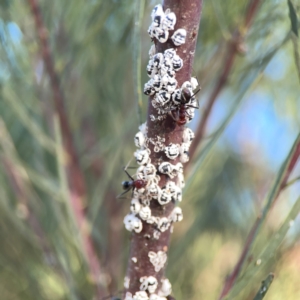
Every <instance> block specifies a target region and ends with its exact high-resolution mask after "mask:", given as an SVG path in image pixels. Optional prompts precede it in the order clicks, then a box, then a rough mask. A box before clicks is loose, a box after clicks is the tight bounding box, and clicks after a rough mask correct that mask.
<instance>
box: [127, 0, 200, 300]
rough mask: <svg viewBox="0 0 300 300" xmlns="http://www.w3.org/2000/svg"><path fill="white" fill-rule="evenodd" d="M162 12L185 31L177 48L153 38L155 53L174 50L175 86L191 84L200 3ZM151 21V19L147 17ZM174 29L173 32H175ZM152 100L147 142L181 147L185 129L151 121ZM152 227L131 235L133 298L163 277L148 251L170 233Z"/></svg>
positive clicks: (190, 0) (172, 3)
mask: <svg viewBox="0 0 300 300" xmlns="http://www.w3.org/2000/svg"><path fill="white" fill-rule="evenodd" d="M163 9H164V11H166V9H170V10H171V11H172V12H174V13H175V15H176V17H177V22H176V25H175V30H177V29H179V28H184V29H186V31H187V36H186V42H185V44H183V45H181V46H179V47H176V46H174V44H173V42H172V40H171V39H170V38H169V40H168V41H167V42H166V43H164V44H161V43H159V42H158V41H157V40H156V39H155V41H154V42H155V46H156V52H164V51H165V50H166V49H168V48H175V49H177V55H179V56H180V57H181V59H182V60H183V67H182V69H180V70H179V71H178V72H177V73H176V80H177V81H178V87H180V86H181V85H182V83H183V82H185V81H190V79H191V73H192V64H193V61H194V55H195V48H196V41H197V35H198V28H199V23H200V15H201V10H202V0H165V1H164V3H163ZM149 19H150V18H149ZM175 30H174V31H175ZM174 31H170V32H169V33H170V35H169V37H171V36H172V34H173V32H174ZM151 100H152V97H150V98H149V104H148V118H147V127H148V133H147V137H148V139H153V140H157V137H161V138H164V139H165V142H164V144H165V145H169V144H170V143H173V144H181V143H182V135H183V129H184V126H178V125H177V124H176V122H175V121H174V120H173V118H172V117H171V116H167V118H166V119H165V120H163V121H154V122H153V121H151V119H150V115H154V116H155V117H157V116H158V114H157V111H156V109H155V108H154V107H153V106H152V104H151ZM148 147H149V149H150V151H151V154H150V158H151V163H152V164H153V165H155V166H156V168H157V167H158V165H159V164H160V163H161V162H162V161H170V160H169V159H168V157H167V156H166V155H165V153H164V152H163V151H159V152H154V149H153V148H154V146H153V145H152V144H151V143H149V145H148ZM170 162H171V163H172V164H173V165H175V164H176V163H178V162H179V158H177V159H175V160H172V161H170ZM159 175H160V178H161V180H160V182H159V186H160V187H163V186H165V184H166V182H167V181H169V180H172V181H174V182H176V179H177V178H176V177H175V178H174V179H170V178H169V177H168V176H166V175H162V174H159ZM174 207H175V204H174V203H173V202H172V201H171V202H170V203H168V204H166V205H164V206H162V205H160V204H159V203H158V201H157V200H152V201H151V202H150V208H151V214H152V215H153V216H155V217H160V218H162V217H168V216H169V215H170V213H171V212H172V210H173V209H174ZM154 232H155V227H154V226H153V224H148V223H146V222H144V221H143V229H142V231H141V232H140V233H135V232H133V233H132V237H131V248H130V256H129V260H128V268H127V274H126V277H127V279H128V280H129V285H128V289H127V290H126V292H130V293H132V294H133V295H134V294H135V293H136V292H137V291H139V290H140V285H141V283H140V278H141V277H143V276H154V277H155V278H156V279H157V281H158V289H159V288H160V285H161V279H162V278H163V277H164V272H165V266H166V264H165V266H164V267H163V268H162V269H161V270H160V271H159V272H156V271H155V269H154V266H153V264H152V263H151V262H150V259H149V256H148V254H149V251H153V252H155V253H157V252H158V251H163V252H167V251H168V247H169V240H170V234H171V228H169V229H168V230H166V231H165V232H162V233H161V234H160V236H159V238H158V239H155V238H154V237H153V234H154Z"/></svg>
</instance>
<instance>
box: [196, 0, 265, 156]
mask: <svg viewBox="0 0 300 300" xmlns="http://www.w3.org/2000/svg"><path fill="white" fill-rule="evenodd" d="M261 2H262V0H250V1H249V3H248V8H247V10H246V13H245V17H244V24H243V27H242V29H241V30H236V31H235V32H234V34H233V35H232V38H231V39H230V40H229V41H228V43H227V54H226V56H225V58H224V62H225V63H224V67H223V70H222V71H221V75H220V77H219V79H218V81H217V83H216V86H215V88H214V90H213V91H212V93H211V95H210V96H209V98H208V101H207V104H206V107H205V108H204V112H203V115H202V116H201V120H200V123H199V125H198V127H197V130H196V133H195V139H194V141H193V144H192V145H191V148H190V161H192V158H193V156H194V154H195V152H196V150H197V149H198V148H199V145H200V144H201V142H202V140H203V136H204V133H205V128H206V124H207V121H208V118H209V116H210V114H211V111H212V108H213V105H214V103H215V101H216V99H217V98H218V96H219V95H220V93H221V92H222V90H223V89H224V87H225V86H226V83H227V81H228V78H229V76H230V73H231V71H232V68H233V65H234V61H235V58H236V56H237V55H238V54H239V53H240V52H241V49H242V45H243V42H244V36H245V34H246V33H247V31H248V30H249V28H250V26H251V24H252V21H253V19H254V17H255V15H256V13H257V11H258V8H259V5H260V4H261Z"/></svg>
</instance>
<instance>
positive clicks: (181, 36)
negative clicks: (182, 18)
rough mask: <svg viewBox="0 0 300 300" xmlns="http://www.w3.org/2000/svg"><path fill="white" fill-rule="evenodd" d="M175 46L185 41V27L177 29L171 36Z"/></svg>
mask: <svg viewBox="0 0 300 300" xmlns="http://www.w3.org/2000/svg"><path fill="white" fill-rule="evenodd" d="M171 39H172V41H173V43H174V45H175V46H180V45H182V44H184V43H185V39H186V30H185V29H183V28H180V29H177V30H176V31H175V32H174V34H173V35H172V37H171Z"/></svg>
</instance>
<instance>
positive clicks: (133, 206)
mask: <svg viewBox="0 0 300 300" xmlns="http://www.w3.org/2000/svg"><path fill="white" fill-rule="evenodd" d="M140 209H141V203H140V200H139V199H136V198H133V199H132V200H131V203H130V211H131V212H132V213H133V214H138V213H139V211H140Z"/></svg>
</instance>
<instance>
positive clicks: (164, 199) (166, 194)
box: [157, 187, 173, 205]
mask: <svg viewBox="0 0 300 300" xmlns="http://www.w3.org/2000/svg"><path fill="white" fill-rule="evenodd" d="M172 196H173V195H172V193H171V191H170V190H169V189H168V188H167V187H163V188H162V189H161V195H160V198H159V199H157V201H158V203H159V204H160V205H165V204H168V203H169V202H171V200H172Z"/></svg>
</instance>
